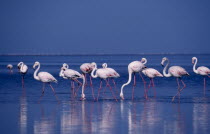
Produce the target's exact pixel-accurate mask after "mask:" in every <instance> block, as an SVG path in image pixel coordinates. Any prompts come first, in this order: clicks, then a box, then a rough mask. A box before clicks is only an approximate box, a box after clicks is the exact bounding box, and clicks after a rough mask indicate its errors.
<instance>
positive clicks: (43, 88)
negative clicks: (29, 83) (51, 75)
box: [38, 83, 45, 103]
mask: <svg viewBox="0 0 210 134" xmlns="http://www.w3.org/2000/svg"><path fill="white" fill-rule="evenodd" d="M44 89H45V83H43V87H42V95H41V96H40V97H39V101H38V103H40V101H41V99H42V97H43V96H44Z"/></svg>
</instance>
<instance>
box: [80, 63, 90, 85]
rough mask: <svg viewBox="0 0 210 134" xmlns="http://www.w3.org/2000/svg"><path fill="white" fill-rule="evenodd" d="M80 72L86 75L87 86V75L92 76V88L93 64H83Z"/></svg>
mask: <svg viewBox="0 0 210 134" xmlns="http://www.w3.org/2000/svg"><path fill="white" fill-rule="evenodd" d="M80 70H81V71H82V73H83V74H84V75H85V80H86V82H85V83H86V84H87V76H86V75H87V74H89V76H90V86H92V85H93V84H92V79H91V74H90V73H91V71H92V70H93V67H92V65H91V63H83V64H82V65H81V66H80Z"/></svg>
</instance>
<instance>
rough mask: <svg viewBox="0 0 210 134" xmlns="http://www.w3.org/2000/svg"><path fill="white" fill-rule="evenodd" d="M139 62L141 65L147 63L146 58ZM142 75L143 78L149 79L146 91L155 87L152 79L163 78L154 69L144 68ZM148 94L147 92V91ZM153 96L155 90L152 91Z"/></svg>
mask: <svg viewBox="0 0 210 134" xmlns="http://www.w3.org/2000/svg"><path fill="white" fill-rule="evenodd" d="M141 62H142V63H143V64H146V63H147V59H146V58H142V59H141ZM142 73H143V74H144V75H145V76H147V77H149V79H150V83H149V85H148V89H149V88H150V87H151V86H152V87H155V84H154V80H153V79H154V77H163V75H162V74H161V73H160V72H158V71H157V70H156V69H154V68H145V69H143V70H142ZM147 92H148V91H147ZM154 96H155V90H154Z"/></svg>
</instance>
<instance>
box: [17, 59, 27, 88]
mask: <svg viewBox="0 0 210 134" xmlns="http://www.w3.org/2000/svg"><path fill="white" fill-rule="evenodd" d="M17 67H18V69H19V72H20V74H21V75H22V86H23V87H24V77H25V74H26V73H27V71H28V66H27V65H26V64H24V63H23V62H19V63H18V65H17Z"/></svg>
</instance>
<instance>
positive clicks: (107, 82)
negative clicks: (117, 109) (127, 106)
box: [106, 81, 117, 101]
mask: <svg viewBox="0 0 210 134" xmlns="http://www.w3.org/2000/svg"><path fill="white" fill-rule="evenodd" d="M106 84H107V85H108V86H109V89H110V91H111V92H112V96H113V97H114V99H115V100H116V101H117V98H116V97H115V95H114V92H113V90H112V87H111V86H110V84H109V81H106Z"/></svg>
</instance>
